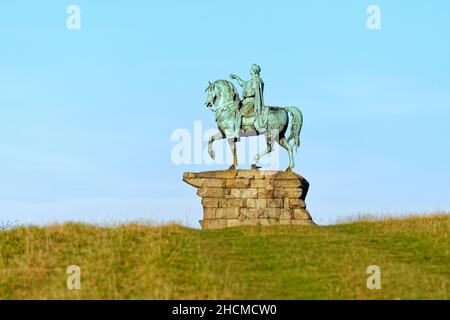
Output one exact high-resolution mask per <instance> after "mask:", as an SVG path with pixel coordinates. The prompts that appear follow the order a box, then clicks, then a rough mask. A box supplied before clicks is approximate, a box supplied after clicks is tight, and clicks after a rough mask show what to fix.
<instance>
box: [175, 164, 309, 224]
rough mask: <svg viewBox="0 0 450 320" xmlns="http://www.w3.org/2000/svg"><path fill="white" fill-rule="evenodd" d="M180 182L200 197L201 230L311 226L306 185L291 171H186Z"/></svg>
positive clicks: (303, 180)
mask: <svg viewBox="0 0 450 320" xmlns="http://www.w3.org/2000/svg"><path fill="white" fill-rule="evenodd" d="M183 181H185V182H186V183H188V184H190V185H191V186H194V187H195V188H197V194H198V195H199V196H200V197H201V198H202V205H203V220H200V224H201V226H202V228H203V229H223V228H228V227H237V226H245V225H288V224H292V225H311V224H314V222H313V221H312V219H311V216H310V215H309V212H308V210H306V204H305V198H306V194H307V192H308V188H309V183H308V181H306V179H304V178H303V177H302V176H300V175H298V174H296V173H293V172H284V171H258V170H225V171H208V172H199V173H193V172H186V173H184V175H183Z"/></svg>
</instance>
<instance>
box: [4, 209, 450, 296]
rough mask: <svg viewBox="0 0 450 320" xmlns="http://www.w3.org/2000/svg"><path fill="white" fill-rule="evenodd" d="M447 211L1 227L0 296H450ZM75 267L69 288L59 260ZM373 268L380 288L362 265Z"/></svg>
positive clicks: (449, 218)
mask: <svg viewBox="0 0 450 320" xmlns="http://www.w3.org/2000/svg"><path fill="white" fill-rule="evenodd" d="M449 222H450V215H446V214H438V215H433V216H422V217H409V218H404V219H384V220H380V221H360V222H353V223H347V224H340V225H333V226H325V227H324V226H273V227H242V228H234V229H226V230H217V231H202V230H194V229H189V228H185V227H181V226H178V225H168V226H159V227H152V226H145V225H140V224H130V225H123V226H117V227H109V228H106V227H96V226H90V225H84V224H65V225H54V226H48V227H41V228H40V227H32V226H31V227H18V228H14V229H11V230H7V231H0V298H1V299H31V298H35V299H198V298H201V299H316V298H320V299H432V298H434V299H448V298H449V280H450V268H449V266H450V256H449V248H450V243H449V230H450V228H449V227H450V225H449ZM69 265H78V266H79V267H80V268H81V289H80V290H68V289H67V287H66V280H67V276H68V275H67V274H66V268H67V267H68V266H69ZM369 265H378V266H379V267H380V268H381V285H382V288H381V289H380V290H369V289H368V288H367V286H366V280H367V277H368V276H369V275H368V274H367V273H366V269H367V267H368V266H369Z"/></svg>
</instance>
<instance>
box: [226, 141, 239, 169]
mask: <svg viewBox="0 0 450 320" xmlns="http://www.w3.org/2000/svg"><path fill="white" fill-rule="evenodd" d="M228 143H229V144H230V148H231V153H232V154H233V164H232V165H231V166H230V168H228V170H235V169H236V167H237V165H238V158H237V151H236V139H235V138H232V139H228Z"/></svg>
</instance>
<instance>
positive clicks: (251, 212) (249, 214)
mask: <svg viewBox="0 0 450 320" xmlns="http://www.w3.org/2000/svg"><path fill="white" fill-rule="evenodd" d="M239 212H240V214H241V216H242V217H245V219H258V218H259V217H261V216H262V215H264V209H258V208H242V209H240V210H239ZM245 219H243V220H245Z"/></svg>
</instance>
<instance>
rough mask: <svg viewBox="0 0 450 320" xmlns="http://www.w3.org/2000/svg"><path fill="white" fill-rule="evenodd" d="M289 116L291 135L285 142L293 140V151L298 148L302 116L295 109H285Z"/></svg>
mask: <svg viewBox="0 0 450 320" xmlns="http://www.w3.org/2000/svg"><path fill="white" fill-rule="evenodd" d="M285 109H286V110H287V111H288V112H289V115H290V120H291V133H290V135H289V137H288V138H287V141H288V142H289V141H291V140H292V139H294V146H295V150H297V149H298V147H300V131H301V130H302V125H303V114H302V112H301V111H300V110H299V109H298V108H297V107H286V108H285Z"/></svg>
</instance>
